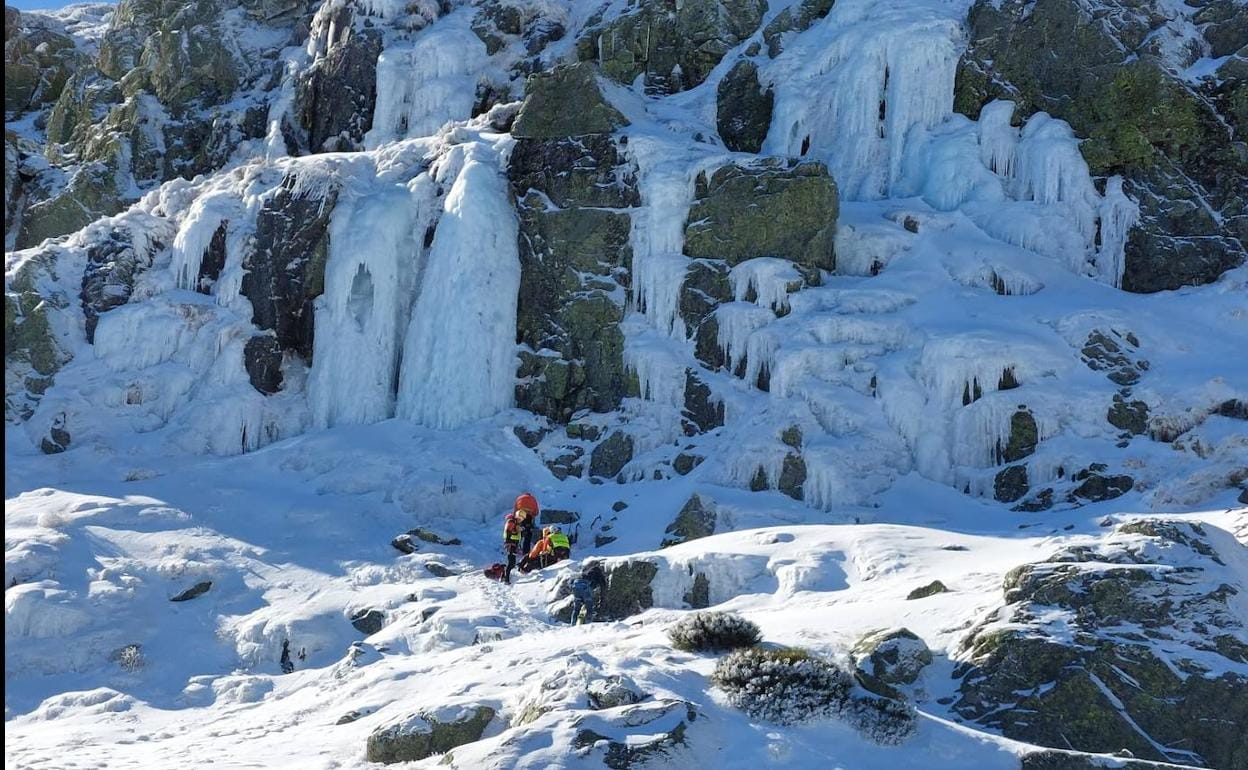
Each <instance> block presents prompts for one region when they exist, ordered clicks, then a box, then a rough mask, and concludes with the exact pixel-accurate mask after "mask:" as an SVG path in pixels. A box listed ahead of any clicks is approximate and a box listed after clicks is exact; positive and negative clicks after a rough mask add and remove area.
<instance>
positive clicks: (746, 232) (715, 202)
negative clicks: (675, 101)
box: [685, 163, 839, 282]
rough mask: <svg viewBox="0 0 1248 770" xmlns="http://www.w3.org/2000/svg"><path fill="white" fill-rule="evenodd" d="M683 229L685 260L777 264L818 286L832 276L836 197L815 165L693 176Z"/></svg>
mask: <svg viewBox="0 0 1248 770" xmlns="http://www.w3.org/2000/svg"><path fill="white" fill-rule="evenodd" d="M696 188H697V189H696V199H695V200H694V202H693V205H692V206H691V208H690V210H689V218H688V221H687V224H686V225H685V254H687V255H688V256H690V257H693V258H695V259H722V260H724V261H725V262H726V263H727V264H728V265H730V266H734V265H737V264H740V263H741V262H744V261H746V260H748V259H754V258H755V257H780V258H782V259H788V260H790V261H792V262H794V263H796V264H797V265H798V266H799V267H800V268H803V269H804V270H805V272H807V274H808V275H810V276H811V277H813V278H814V282H818V272H819V270H832V269H834V268H835V266H836V263H835V257H834V255H833V238H834V236H835V234H836V217H837V212H838V206H839V202H838V197H837V191H836V184H835V182H833V181H832V178H831V176H829V175H828V171H827V168H826V167H825V166H823V164H821V163H792V164H784V163H770V164H761V165H755V166H750V167H743V166H737V165H728V166H724V167H723V168H720V169H719V170H717V171H715V172H714V173H713V174H711V175H710V176H709V177H708V176H707V175H706V174H701V175H699V178H698V180H697V185H696Z"/></svg>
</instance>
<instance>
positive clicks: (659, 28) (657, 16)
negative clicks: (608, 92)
mask: <svg viewBox="0 0 1248 770" xmlns="http://www.w3.org/2000/svg"><path fill="white" fill-rule="evenodd" d="M766 10H767V4H766V3H765V2H761V0H688V1H687V2H683V3H678V4H674V5H672V4H668V3H666V2H663V1H662V0H642V2H640V3H639V4H638V6H637V9H636V10H635V11H634V12H632V13H629V14H626V15H624V16H620V17H618V18H616V19H614V20H612V21H610V22H608V23H606V24H605V25H602V26H601V27H591V28H590V29H589V31H588V32H587V33H586V35H585V36H584V37H583V38H582V39H581V40H580V41H579V42H578V45H577V50H578V53H579V55H580V57H581V59H583V60H585V59H595V60H597V61H598V63H599V65H600V66H601V67H602V72H603V74H604V75H606V76H607V77H609V78H611V79H612V80H615V81H616V82H619V83H625V84H631V83H632V82H633V81H635V80H636V79H637V77H638V76H644V82H645V89H646V92H647V93H652V94H670V93H675V92H677V91H683V90H685V89H688V88H693V87H694V86H696V85H698V84H699V83H701V82H702V81H704V80H706V76H707V75H708V74H710V71H711V70H712V69H714V68H715V65H716V64H718V63H719V61H720V60H721V59H723V57H724V54H726V53H727V52H728V50H729V49H730V48H732V47H734V46H735V45H737V44H738V43H740V42H741V41H742V40H745V39H746V38H747V37H749V36H750V35H752V34H753V33H754V31H755V30H756V29H758V25H759V24H760V23H762V20H763V14H764V13H765V12H766Z"/></svg>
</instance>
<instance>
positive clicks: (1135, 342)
mask: <svg viewBox="0 0 1248 770" xmlns="http://www.w3.org/2000/svg"><path fill="white" fill-rule="evenodd" d="M1139 347H1140V341H1139V339H1137V338H1136V336H1135V335H1134V334H1132V333H1131V332H1126V333H1123V332H1120V331H1118V330H1117V329H1109V330H1102V329H1093V330H1092V331H1091V332H1090V333H1089V334H1088V338H1087V340H1085V341H1084V343H1083V348H1082V349H1081V350H1080V355H1081V357H1082V358H1083V362H1084V363H1085V364H1087V366H1088V368H1089V369H1091V370H1092V371H1094V372H1105V376H1106V377H1108V378H1109V379H1110V381H1111V382H1113V383H1114V384H1116V385H1121V386H1122V387H1129V386H1131V385H1134V384H1135V383H1137V382H1139V381H1140V376H1141V374H1142V373H1143V372H1146V371H1148V361H1147V360H1146V359H1143V358H1141V357H1140V356H1139Z"/></svg>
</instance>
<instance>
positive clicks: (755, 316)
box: [715, 302, 776, 371]
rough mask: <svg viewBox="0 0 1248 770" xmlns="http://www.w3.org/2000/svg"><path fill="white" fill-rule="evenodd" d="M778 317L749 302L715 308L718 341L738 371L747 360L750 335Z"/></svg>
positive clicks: (730, 367)
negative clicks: (739, 366)
mask: <svg viewBox="0 0 1248 770" xmlns="http://www.w3.org/2000/svg"><path fill="white" fill-rule="evenodd" d="M775 319H776V316H775V314H773V313H772V312H771V311H769V310H766V309H764V308H761V307H758V306H757V305H754V304H752V303H749V302H727V303H724V304H723V305H720V306H719V307H718V308H716V309H715V321H716V325H717V327H718V328H717V329H716V335H717V336H716V343H717V344H718V345H719V348H720V350H722V351H723V352H724V357H725V358H726V359H727V360H728V370H729V371H736V369H737V366H738V365H739V364H740V363H741V362H742V361H743V360H745V357H746V348H747V345H748V344H749V339H750V335H751V334H753V333H754V331H755V330H756V329H761V328H762V327H764V326H766V325H767V324H769V323H771V322H772V321H774V320H775Z"/></svg>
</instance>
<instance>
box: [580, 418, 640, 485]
mask: <svg viewBox="0 0 1248 770" xmlns="http://www.w3.org/2000/svg"><path fill="white" fill-rule="evenodd" d="M632 459H633V437H632V436H630V435H629V434H628V433H626V432H624V431H622V430H617V431H614V432H613V433H612V434H611V435H609V436H607V437H606V439H604V440H603V442H602V443H601V444H599V445H598V446H596V447H594V451H593V452H592V453H591V454H590V456H589V475H590V476H598V477H600V478H608V479H609V478H614V477H615V476H617V475H618V474H619V472H620V471H622V470H624V466H625V465H627V464H628V462H629V461H630V460H632Z"/></svg>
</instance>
